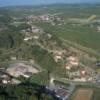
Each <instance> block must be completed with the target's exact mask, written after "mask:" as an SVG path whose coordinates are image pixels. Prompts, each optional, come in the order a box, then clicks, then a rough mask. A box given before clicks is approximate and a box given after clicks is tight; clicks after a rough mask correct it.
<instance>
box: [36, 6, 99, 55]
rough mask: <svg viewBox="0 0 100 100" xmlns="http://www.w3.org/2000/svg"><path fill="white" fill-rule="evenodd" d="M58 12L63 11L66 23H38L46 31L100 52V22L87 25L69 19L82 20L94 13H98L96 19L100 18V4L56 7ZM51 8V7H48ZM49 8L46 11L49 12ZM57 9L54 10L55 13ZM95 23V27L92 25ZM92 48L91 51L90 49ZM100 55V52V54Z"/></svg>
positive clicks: (62, 15)
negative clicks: (70, 21) (71, 21)
mask: <svg viewBox="0 0 100 100" xmlns="http://www.w3.org/2000/svg"><path fill="white" fill-rule="evenodd" d="M55 8H56V12H57V13H58V12H61V13H62V14H61V15H59V16H61V17H63V18H64V22H65V23H66V24H64V25H61V26H59V25H55V26H52V25H50V24H48V23H37V25H39V26H40V27H42V28H44V29H45V30H46V31H48V32H51V33H54V34H55V35H57V36H59V38H62V39H63V40H69V41H70V42H72V43H76V44H79V45H81V46H83V47H86V48H87V50H88V49H89V52H91V51H92V50H93V51H95V52H97V53H98V54H99V52H100V44H99V43H100V32H98V31H97V26H99V25H100V23H98V24H97V23H95V24H92V23H91V22H90V23H89V24H86V25H77V24H74V22H73V23H72V24H71V23H68V19H70V18H79V19H81V20H84V19H88V18H89V17H90V16H92V15H96V16H97V17H96V20H99V19H100V13H99V12H100V9H99V8H100V6H98V7H96V6H93V7H81V6H78V7H73V6H71V7H65V6H64V7H62V6H59V7H55ZM48 9H49V10H50V9H51V8H50V7H48ZM49 10H47V11H45V12H48V11H49ZM54 12H55V10H54V11H53V10H52V13H54ZM92 25H93V27H92ZM90 49H91V51H90ZM99 55H100V54H99Z"/></svg>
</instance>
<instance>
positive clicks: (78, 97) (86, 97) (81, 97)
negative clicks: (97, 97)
mask: <svg viewBox="0 0 100 100" xmlns="http://www.w3.org/2000/svg"><path fill="white" fill-rule="evenodd" d="M92 95H93V90H92V89H78V90H77V91H76V92H75V97H74V99H73V100H91V98H92Z"/></svg>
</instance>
